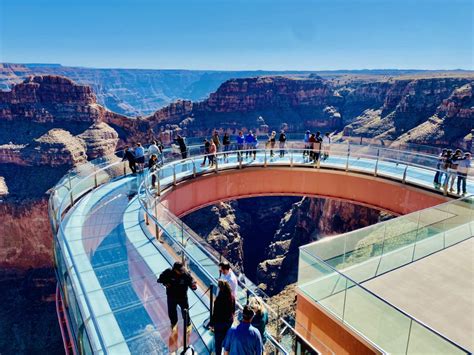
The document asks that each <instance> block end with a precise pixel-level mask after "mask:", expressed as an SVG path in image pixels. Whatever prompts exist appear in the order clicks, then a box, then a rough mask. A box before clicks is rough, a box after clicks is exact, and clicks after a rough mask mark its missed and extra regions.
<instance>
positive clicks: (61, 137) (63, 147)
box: [22, 128, 87, 167]
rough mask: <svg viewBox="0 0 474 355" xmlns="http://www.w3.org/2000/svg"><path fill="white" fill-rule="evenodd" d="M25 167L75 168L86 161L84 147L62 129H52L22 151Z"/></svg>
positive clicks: (83, 144)
mask: <svg viewBox="0 0 474 355" xmlns="http://www.w3.org/2000/svg"><path fill="white" fill-rule="evenodd" d="M22 158H23V161H24V162H25V163H26V165H30V166H37V165H47V166H51V167H56V166H62V165H66V166H68V165H69V166H75V165H78V164H81V163H84V162H86V161H87V157H86V145H85V143H84V142H83V141H82V140H81V139H80V138H77V137H74V136H73V135H72V134H71V133H69V132H68V131H65V130H63V129H56V128H55V129H52V130H50V131H48V132H47V133H46V134H44V135H42V136H41V137H39V138H37V139H35V140H34V141H33V142H32V143H31V144H30V145H28V146H27V147H26V148H24V149H23V150H22Z"/></svg>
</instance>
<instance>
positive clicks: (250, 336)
mask: <svg viewBox="0 0 474 355" xmlns="http://www.w3.org/2000/svg"><path fill="white" fill-rule="evenodd" d="M253 317H254V312H253V311H252V309H251V308H250V307H249V306H248V305H247V306H245V307H244V309H243V311H242V322H240V324H239V325H238V326H236V327H232V328H230V329H229V331H228V332H227V336H226V337H225V339H224V344H223V345H224V354H225V355H247V354H249V355H250V354H251V355H262V354H263V343H262V338H261V336H260V333H259V331H258V330H257V329H255V327H253V326H252V324H251V323H252V319H253Z"/></svg>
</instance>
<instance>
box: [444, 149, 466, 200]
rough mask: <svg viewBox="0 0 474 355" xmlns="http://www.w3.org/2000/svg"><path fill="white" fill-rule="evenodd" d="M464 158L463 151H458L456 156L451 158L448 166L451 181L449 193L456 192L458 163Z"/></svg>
mask: <svg viewBox="0 0 474 355" xmlns="http://www.w3.org/2000/svg"><path fill="white" fill-rule="evenodd" d="M462 158H463V153H462V151H461V149H456V150H455V152H454V154H453V155H452V157H451V162H450V164H449V166H448V178H447V180H448V181H451V183H450V186H449V192H454V181H455V180H456V176H457V170H458V162H459V160H461V159H462ZM446 187H447V185H446Z"/></svg>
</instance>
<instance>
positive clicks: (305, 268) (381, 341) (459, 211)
mask: <svg viewBox="0 0 474 355" xmlns="http://www.w3.org/2000/svg"><path fill="white" fill-rule="evenodd" d="M473 232H474V199H473V198H472V197H466V198H463V199H459V200H455V201H451V202H448V203H445V204H441V205H438V206H435V207H432V208H428V209H425V210H421V211H418V212H414V213H411V214H408V215H405V216H402V217H399V218H395V219H392V220H389V221H385V222H382V223H378V224H376V225H372V226H369V227H366V228H362V229H359V230H356V231H353V232H349V233H346V234H342V235H339V236H336V237H333V238H330V239H327V240H324V239H323V240H321V241H317V242H314V243H312V244H309V245H306V246H303V247H300V261H299V268H298V287H299V289H300V290H301V291H302V292H303V293H304V294H305V295H306V296H307V297H309V298H310V299H312V300H314V301H315V302H317V303H319V304H320V305H321V306H323V307H324V308H325V309H326V310H328V311H329V312H330V313H332V314H334V315H335V316H336V317H338V318H339V319H341V321H342V322H343V323H345V324H347V325H349V326H350V327H351V328H353V329H354V330H355V331H356V332H358V333H359V334H361V335H362V336H364V337H365V338H367V339H369V340H371V341H372V342H373V343H376V344H378V345H379V346H380V347H381V348H383V349H384V350H385V351H387V352H389V353H400V352H402V353H407V354H414V353H419V352H424V353H430V352H437V353H457V354H464V353H469V351H468V350H466V349H464V348H463V347H462V346H460V345H459V344H456V343H455V342H454V341H452V340H451V339H449V338H447V337H446V336H444V335H442V334H440V333H439V332H437V331H435V330H434V329H432V328H430V327H428V326H427V325H425V324H423V323H422V322H420V321H419V320H417V319H415V318H414V317H412V316H411V315H409V314H407V313H405V312H404V311H402V310H401V309H399V308H397V307H395V306H394V305H392V304H390V303H389V302H387V301H386V300H384V299H382V298H381V297H379V296H378V295H376V294H374V293H373V292H371V291H370V290H368V289H367V288H365V287H364V286H363V285H361V283H362V282H366V281H368V280H370V279H372V278H375V277H377V276H380V275H382V274H384V273H387V272H389V271H391V270H395V269H397V268H399V267H402V266H405V265H407V264H410V263H412V262H414V261H416V260H419V259H421V258H423V257H426V256H428V255H430V254H433V253H436V252H438V251H441V250H443V249H445V248H448V247H450V246H452V245H454V244H457V243H460V242H462V241H464V240H466V239H469V238H472V237H473V236H474V233H473ZM362 310H363V312H364V314H361V312H362ZM374 324H378V326H377V327H374V326H373V325H374Z"/></svg>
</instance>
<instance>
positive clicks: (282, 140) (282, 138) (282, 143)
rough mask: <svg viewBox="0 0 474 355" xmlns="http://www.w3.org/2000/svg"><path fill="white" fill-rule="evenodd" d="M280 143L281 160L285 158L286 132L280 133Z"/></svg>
mask: <svg viewBox="0 0 474 355" xmlns="http://www.w3.org/2000/svg"><path fill="white" fill-rule="evenodd" d="M278 142H280V143H279V144H280V158H283V157H284V156H285V144H286V134H285V131H283V130H282V131H281V132H280V137H278Z"/></svg>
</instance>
